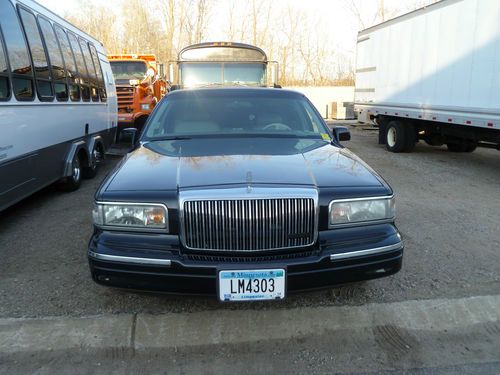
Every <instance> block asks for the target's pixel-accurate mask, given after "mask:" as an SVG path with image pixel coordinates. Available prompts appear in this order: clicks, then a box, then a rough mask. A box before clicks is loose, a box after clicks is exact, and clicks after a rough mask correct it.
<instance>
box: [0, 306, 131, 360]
mask: <svg viewBox="0 0 500 375" xmlns="http://www.w3.org/2000/svg"><path fill="white" fill-rule="evenodd" d="M133 320H134V315H132V314H123V315H107V316H97V317H82V318H67V317H63V318H47V319H0V353H19V352H40V351H60V350H70V349H99V348H110V347H112V348H119V347H130V346H131V344H132V343H131V338H132V327H133Z"/></svg>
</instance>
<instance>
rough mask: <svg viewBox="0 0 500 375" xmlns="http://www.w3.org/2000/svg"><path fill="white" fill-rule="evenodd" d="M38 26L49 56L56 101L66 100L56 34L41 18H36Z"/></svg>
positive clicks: (46, 21)
mask: <svg viewBox="0 0 500 375" xmlns="http://www.w3.org/2000/svg"><path fill="white" fill-rule="evenodd" d="M38 24H39V25H40V29H41V30H42V35H43V39H44V40H45V46H46V47H47V52H48V54H49V60H50V72H51V74H52V80H53V82H54V91H55V94H56V99H57V100H58V101H67V100H68V86H67V84H66V69H65V68H64V59H63V57H62V54H61V50H60V49H59V44H58V43H57V39H56V34H55V33H54V29H53V28H52V25H51V24H50V22H49V21H48V20H47V19H45V18H42V17H40V16H39V17H38Z"/></svg>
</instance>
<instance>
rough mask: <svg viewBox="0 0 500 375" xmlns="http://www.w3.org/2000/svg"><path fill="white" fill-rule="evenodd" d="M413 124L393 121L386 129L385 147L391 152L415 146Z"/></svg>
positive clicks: (409, 149)
mask: <svg viewBox="0 0 500 375" xmlns="http://www.w3.org/2000/svg"><path fill="white" fill-rule="evenodd" d="M410 125H411V124H403V123H401V122H400V121H391V122H389V123H388V124H387V128H386V131H385V147H386V148H387V150H389V151H391V152H405V151H411V149H412V148H413V147H414V146H415V132H414V131H413V126H412V125H411V126H410Z"/></svg>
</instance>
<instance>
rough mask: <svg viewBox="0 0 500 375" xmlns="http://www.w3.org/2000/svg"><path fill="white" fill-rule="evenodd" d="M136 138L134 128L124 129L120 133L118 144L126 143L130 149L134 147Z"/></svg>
mask: <svg viewBox="0 0 500 375" xmlns="http://www.w3.org/2000/svg"><path fill="white" fill-rule="evenodd" d="M136 137H137V129H136V128H125V129H122V131H121V132H120V138H119V142H120V143H127V144H129V145H130V146H131V147H133V146H134V145H135V139H136Z"/></svg>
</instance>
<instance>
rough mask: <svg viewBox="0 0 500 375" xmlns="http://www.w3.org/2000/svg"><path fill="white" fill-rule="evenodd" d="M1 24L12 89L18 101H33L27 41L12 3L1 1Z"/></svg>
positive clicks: (31, 70)
mask: <svg viewBox="0 0 500 375" xmlns="http://www.w3.org/2000/svg"><path fill="white" fill-rule="evenodd" d="M0 23H1V27H2V30H3V33H4V34H3V36H4V38H5V46H6V52H7V55H8V60H9V63H10V69H11V77H12V89H13V92H14V95H15V96H16V99H17V100H33V98H34V89H33V69H32V68H31V60H30V56H29V54H28V48H27V47H26V41H25V39H24V36H23V32H22V30H21V25H20V24H19V19H18V18H17V14H16V11H15V9H14V7H13V6H12V4H11V3H10V1H0Z"/></svg>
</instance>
